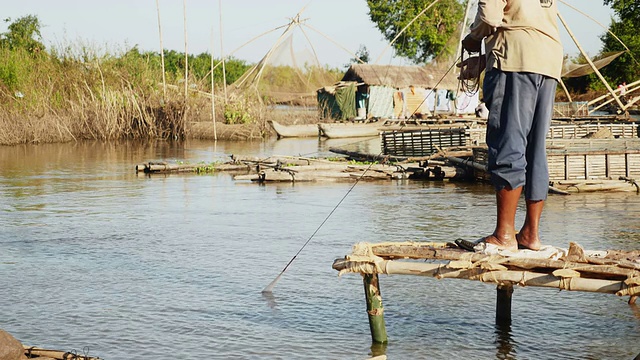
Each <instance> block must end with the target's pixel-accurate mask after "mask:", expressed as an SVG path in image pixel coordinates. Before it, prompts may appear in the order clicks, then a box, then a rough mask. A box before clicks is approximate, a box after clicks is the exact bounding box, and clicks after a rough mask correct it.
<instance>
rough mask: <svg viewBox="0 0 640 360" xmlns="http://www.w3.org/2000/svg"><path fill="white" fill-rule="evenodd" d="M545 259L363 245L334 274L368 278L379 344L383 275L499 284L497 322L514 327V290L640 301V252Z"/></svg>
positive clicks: (577, 250) (573, 253)
mask: <svg viewBox="0 0 640 360" xmlns="http://www.w3.org/2000/svg"><path fill="white" fill-rule="evenodd" d="M551 250H553V249H551ZM540 253H541V252H537V251H530V250H526V251H515V252H511V256H506V255H505V253H503V254H493V255H486V254H482V253H474V252H468V251H465V250H462V249H460V248H458V247H457V246H456V245H455V244H453V243H423V242H402V243H393V242H387V243H380V244H371V243H358V244H356V245H354V248H353V251H352V253H351V254H349V255H347V256H345V257H344V258H340V259H336V260H335V261H334V263H333V269H335V270H338V271H339V273H340V274H344V273H359V274H362V275H363V277H364V282H365V298H366V301H367V311H368V315H369V323H370V327H371V332H372V338H373V340H374V342H386V330H385V329H384V326H385V325H384V317H383V315H384V308H383V307H382V297H381V296H380V285H379V282H378V274H398V275H417V276H429V277H434V278H437V279H445V278H450V279H467V280H475V281H481V282H486V283H493V284H496V285H497V290H498V300H497V302H498V306H497V308H496V319H497V320H498V321H509V322H510V320H511V314H510V312H511V294H512V293H513V286H514V285H518V286H535V287H551V288H557V289H561V290H570V291H587V292H600V293H606V294H615V295H617V296H629V303H634V302H635V300H636V298H637V296H638V295H640V251H638V250H636V251H626V252H625V251H618V250H607V251H585V250H584V249H582V248H581V247H580V246H579V245H578V244H575V243H571V244H570V246H569V249H567V250H566V251H559V252H557V253H555V254H556V255H555V256H553V257H551V258H540ZM558 254H561V255H558ZM412 260H421V261H412ZM425 260H429V262H425Z"/></svg>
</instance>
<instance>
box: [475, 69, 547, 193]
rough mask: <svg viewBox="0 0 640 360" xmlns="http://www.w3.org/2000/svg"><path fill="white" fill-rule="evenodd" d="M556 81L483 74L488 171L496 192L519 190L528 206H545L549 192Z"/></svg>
mask: <svg viewBox="0 0 640 360" xmlns="http://www.w3.org/2000/svg"><path fill="white" fill-rule="evenodd" d="M556 85H557V81H556V80H555V79H553V78H550V77H547V76H544V75H540V74H534V73H528V72H506V71H501V70H498V69H492V70H490V71H489V72H487V73H486V74H485V78H484V85H483V88H482V90H483V96H484V101H485V103H486V105H487V108H488V109H489V118H488V119H487V145H488V147H489V157H488V167H489V172H490V173H491V182H492V184H493V185H494V187H495V188H496V190H500V189H503V188H505V187H510V188H511V189H515V188H518V187H520V186H524V194H525V198H526V199H527V200H545V199H546V198H547V193H548V189H549V168H548V165H547V152H546V136H547V132H548V131H549V124H550V123H551V116H552V114H553V101H554V98H555V92H556Z"/></svg>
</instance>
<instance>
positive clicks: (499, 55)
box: [459, 0, 563, 251]
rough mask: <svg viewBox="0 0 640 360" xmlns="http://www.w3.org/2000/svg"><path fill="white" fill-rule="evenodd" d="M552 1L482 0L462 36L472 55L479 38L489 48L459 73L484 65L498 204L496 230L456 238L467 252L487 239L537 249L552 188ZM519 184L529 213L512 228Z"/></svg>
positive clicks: (558, 48)
mask: <svg viewBox="0 0 640 360" xmlns="http://www.w3.org/2000/svg"><path fill="white" fill-rule="evenodd" d="M556 2H557V1H556V0H479V2H478V12H477V15H476V18H475V21H474V23H473V25H472V26H471V32H470V33H469V34H468V35H467V36H466V37H465V38H464V40H463V41H462V47H463V48H464V49H465V50H466V51H467V52H469V53H472V54H473V53H478V54H479V53H480V51H481V48H482V43H483V41H484V48H485V50H486V54H485V55H479V56H478V57H471V58H469V59H467V60H465V61H463V62H462V63H460V64H459V66H461V68H462V69H461V79H473V78H479V77H480V72H481V71H482V70H485V69H486V74H485V77H484V84H483V97H484V101H485V102H486V104H487V108H488V109H489V117H488V120H487V140H486V142H487V146H488V149H489V154H488V170H489V172H490V174H491V182H492V184H493V185H494V187H495V190H496V203H497V204H496V205H497V219H496V227H495V230H494V231H493V233H492V234H491V235H489V236H486V237H484V238H482V239H480V240H479V241H477V242H470V241H465V240H463V241H462V242H460V243H459V245H460V246H462V247H464V248H466V249H468V250H471V251H473V250H474V248H475V250H479V249H483V248H486V247H487V246H486V244H493V245H495V246H497V247H498V248H499V249H510V250H515V249H518V248H527V249H531V250H538V249H540V247H541V242H540V238H539V224H540V218H541V215H542V210H543V207H544V201H545V200H546V198H547V192H548V187H549V169H548V165H547V157H546V148H545V139H546V135H547V132H548V131H549V126H550V121H551V116H552V113H553V102H554V98H555V90H556V85H557V82H558V80H559V79H560V73H561V70H562V60H563V49H562V44H561V42H560V34H559V31H558V24H557V20H556V19H557V7H556V6H557V4H556ZM478 64H479V65H485V66H475V65H478ZM474 69H479V70H477V71H474ZM523 188H524V196H525V200H526V217H525V221H524V224H523V226H522V227H521V228H520V231H519V232H517V233H516V230H515V215H516V210H517V207H518V202H519V199H520V196H521V193H522V192H523Z"/></svg>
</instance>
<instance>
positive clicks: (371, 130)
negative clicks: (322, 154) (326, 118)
mask: <svg viewBox="0 0 640 360" xmlns="http://www.w3.org/2000/svg"><path fill="white" fill-rule="evenodd" d="M318 126H319V127H320V131H321V132H322V135H324V136H326V137H328V138H330V139H335V138H349V137H373V136H378V134H379V133H380V129H381V128H382V127H383V126H384V125H383V124H382V123H377V122H375V123H364V124H359V123H333V124H331V123H322V124H318Z"/></svg>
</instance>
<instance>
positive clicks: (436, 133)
mask: <svg viewBox="0 0 640 360" xmlns="http://www.w3.org/2000/svg"><path fill="white" fill-rule="evenodd" d="M381 137H382V144H381V147H382V153H383V154H385V155H393V156H429V155H431V154H433V153H435V152H437V151H438V150H439V149H442V148H446V147H452V146H477V145H481V144H484V143H485V141H486V126H485V125H484V124H483V123H476V122H474V123H467V124H452V125H438V126H437V127H434V126H426V127H416V126H406V127H401V128H397V129H388V130H387V129H385V130H384V131H382V133H381ZM582 138H609V139H633V138H638V124H636V123H634V122H600V121H594V122H561V121H557V122H553V123H552V124H551V126H550V128H549V132H548V133H547V139H549V140H556V139H582Z"/></svg>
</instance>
